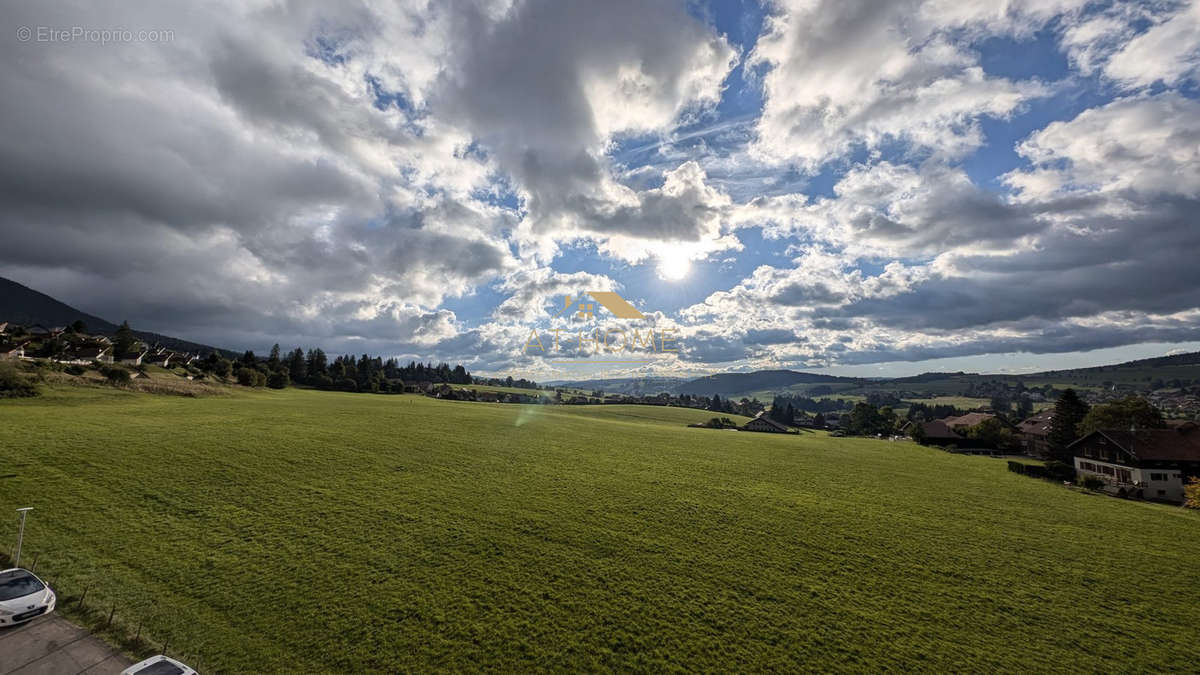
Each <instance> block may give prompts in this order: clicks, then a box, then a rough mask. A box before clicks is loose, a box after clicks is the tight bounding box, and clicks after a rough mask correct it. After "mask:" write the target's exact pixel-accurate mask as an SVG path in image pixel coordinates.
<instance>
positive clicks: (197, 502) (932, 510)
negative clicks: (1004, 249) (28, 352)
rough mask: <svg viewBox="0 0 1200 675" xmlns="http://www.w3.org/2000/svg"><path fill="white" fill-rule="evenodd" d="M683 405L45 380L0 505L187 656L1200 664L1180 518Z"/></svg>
mask: <svg viewBox="0 0 1200 675" xmlns="http://www.w3.org/2000/svg"><path fill="white" fill-rule="evenodd" d="M708 417H711V413H706V412H703V411H692V410H684V409H675V408H657V407H642V406H547V407H524V406H513V405H499V404H484V403H458V402H449V401H436V400H432V399H428V398H423V397H418V396H366V395H355V394H338V393H323V392H314V391H299V390H284V391H259V392H238V393H233V394H230V395H227V396H213V397H205V398H184V397H177V396H151V395H145V394H134V393H125V392H118V391H110V390H104V389H69V388H61V389H53V390H50V391H49V392H48V393H47V394H46V395H44V396H42V397H40V398H38V399H28V400H19V401H11V400H10V401H0V476H4V477H2V478H0V510H8V512H9V513H10V514H11V513H12V512H11V509H13V508H15V507H17V506H25V505H32V506H35V507H36V510H35V511H34V512H33V514H32V516H31V518H30V521H29V527H28V529H27V532H26V543H25V554H26V556H32V555H34V554H35V553H36V555H37V556H38V558H39V562H38V571H39V572H44V573H46V574H48V575H49V576H50V577H51V578H52V579H54V580H56V583H58V584H60V586H61V588H62V589H65V591H66V593H68V594H75V595H77V594H78V592H79V591H80V589H82V588H83V587H85V586H87V585H88V584H91V590H90V591H89V595H88V603H89V604H91V605H94V606H97V607H105V608H106V607H108V606H109V605H110V604H111V603H116V606H117V607H118V618H119V617H120V616H121V615H122V613H125V614H128V615H133V614H138V615H140V616H143V617H144V618H145V621H146V624H145V627H144V628H143V632H145V633H147V634H149V635H151V636H153V637H154V638H155V639H156V640H161V639H167V638H169V639H170V642H171V645H172V647H171V649H172V651H183V652H186V653H188V654H194V655H200V656H202V658H203V662H204V666H205V668H204V670H205V671H218V672H293V673H294V672H362V671H377V672H396V671H422V672H427V671H431V670H502V671H515V670H521V671H528V670H567V669H570V670H597V669H619V670H640V671H661V670H677V671H683V670H720V671H733V672H745V671H752V670H780V671H792V672H795V671H800V670H814V669H815V670H823V671H859V672H861V671H864V670H872V671H875V670H880V669H884V668H887V669H892V670H901V669H903V670H933V671H957V672H961V671H997V670H1000V671H1010V672H1012V671H1028V672H1056V671H1057V672H1067V671H1081V670H1082V671H1093V672H1094V671H1110V670H1121V671H1150V672H1162V671H1169V670H1192V669H1194V668H1195V665H1196V664H1197V663H1200V640H1197V637H1196V635H1197V633H1196V631H1197V626H1200V602H1197V592H1198V591H1200V564H1198V563H1200V517H1198V516H1197V514H1195V513H1190V512H1184V511H1183V510H1181V509H1177V508H1170V507H1165V506H1159V505H1151V504H1144V503H1134V502H1126V501H1120V500H1116V499H1111V498H1105V497H1098V496H1090V495H1086V494H1082V493H1078V492H1073V491H1070V490H1068V489H1065V488H1063V487H1061V486H1057V485H1053V484H1051V483H1048V482H1043V481H1038V480H1034V479H1030V478H1026V477H1023V476H1019V475H1016V474H1012V473H1009V472H1007V471H1006V468H1005V463H1004V462H1002V461H998V460H993V459H988V458H975V457H964V456H957V455H950V454H946V453H943V452H940V451H937V450H932V449H927V448H921V447H919V446H916V445H913V444H910V443H899V442H897V443H892V442H886V441H874V440H858V439H831V438H829V437H827V436H825V435H824V434H816V433H806V434H801V435H798V436H797V435H787V436H784V435H772V434H751V433H739V432H730V431H714V430H706V429H689V428H687V427H686V426H685V425H686V424H687V423H689V422H694V421H701V420H704V419H707V418H708ZM10 474H12V475H10ZM8 522H10V523H11V522H13V521H11V520H10V521H8ZM14 538H15V527H14V529H13V533H12V536H10V535H8V534H5V535H3V536H2V537H0V542H3V543H4V547H5V548H9V547H10V544H9V543H8V542H10V541H12V540H13V539H14Z"/></svg>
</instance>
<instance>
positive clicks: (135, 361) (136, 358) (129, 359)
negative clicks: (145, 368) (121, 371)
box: [120, 352, 148, 366]
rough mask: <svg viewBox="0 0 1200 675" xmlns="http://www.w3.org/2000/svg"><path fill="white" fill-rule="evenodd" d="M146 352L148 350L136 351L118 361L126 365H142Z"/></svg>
mask: <svg viewBox="0 0 1200 675" xmlns="http://www.w3.org/2000/svg"><path fill="white" fill-rule="evenodd" d="M147 353H148V352H138V353H137V354H134V355H126V356H125V358H123V359H121V360H120V363H121V364H122V365H126V366H140V365H142V360H143V359H145V358H146V354H147Z"/></svg>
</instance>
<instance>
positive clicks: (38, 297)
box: [0, 277, 236, 356]
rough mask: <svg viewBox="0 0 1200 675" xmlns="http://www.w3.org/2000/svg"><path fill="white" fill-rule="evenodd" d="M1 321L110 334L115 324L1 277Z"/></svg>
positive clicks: (164, 338) (190, 345) (154, 337)
mask: <svg viewBox="0 0 1200 675" xmlns="http://www.w3.org/2000/svg"><path fill="white" fill-rule="evenodd" d="M0 321H7V322H9V323H14V324H20V325H22V326H31V325H33V324H41V325H43V326H45V327H47V328H53V327H56V326H68V325H70V324H72V323H74V322H75V321H83V322H84V323H85V324H87V330H88V332H89V333H92V334H99V335H112V334H113V333H115V332H116V331H117V324H114V323H112V322H111V321H106V320H104V319H101V318H100V317H98V316H95V315H93V314H88V313H87V312H83V311H80V310H78V309H75V308H74V307H72V306H70V305H68V304H66V303H64V302H60V301H58V300H55V299H54V298H52V297H50V296H49V295H46V294H45V293H40V292H38V291H35V290H33V289H32V288H29V287H28V286H23V285H21V284H18V283H17V282H15V281H13V280H11V279H5V278H4V277H0ZM133 333H134V335H136V336H137V337H138V339H139V340H142V341H144V342H146V343H148V344H151V345H154V344H160V345H162V346H164V347H166V348H167V349H172V350H175V351H186V352H205V353H207V352H212V351H216V352H221V353H223V354H225V355H226V356H236V354H235V353H234V352H231V351H229V350H227V349H220V348H217V347H211V346H209V345H203V344H199V343H197V342H190V341H188V340H181V339H180V338H176V337H171V336H169V335H159V334H158V333H150V332H147V331H139V330H136V329H135V330H134V331H133Z"/></svg>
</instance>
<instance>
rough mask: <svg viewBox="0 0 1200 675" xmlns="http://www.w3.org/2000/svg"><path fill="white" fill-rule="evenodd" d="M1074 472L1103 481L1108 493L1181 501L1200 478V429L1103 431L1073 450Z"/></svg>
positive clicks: (1090, 435)
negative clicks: (1191, 480)
mask: <svg viewBox="0 0 1200 675" xmlns="http://www.w3.org/2000/svg"><path fill="white" fill-rule="evenodd" d="M1070 450H1071V453H1072V455H1073V457H1074V463H1075V472H1076V474H1078V475H1080V476H1087V475H1092V476H1099V477H1100V478H1101V479H1102V480H1104V481H1105V482H1106V483H1107V485H1108V487H1107V488H1106V491H1107V492H1110V493H1111V494H1115V495H1118V496H1122V497H1138V498H1145V499H1154V500H1159V501H1167V502H1182V501H1183V498H1184V493H1183V487H1184V485H1185V484H1186V482H1187V480H1188V478H1190V477H1191V476H1200V425H1196V424H1194V423H1193V424H1183V425H1178V426H1175V427H1171V428H1167V429H1131V430H1114V429H1104V430H1100V431H1093V432H1092V433H1090V434H1088V435H1086V436H1084V437H1083V438H1081V439H1079V440H1077V441H1075V442H1074V443H1072V444H1071V446H1070Z"/></svg>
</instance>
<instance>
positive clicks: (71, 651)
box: [0, 615, 130, 675]
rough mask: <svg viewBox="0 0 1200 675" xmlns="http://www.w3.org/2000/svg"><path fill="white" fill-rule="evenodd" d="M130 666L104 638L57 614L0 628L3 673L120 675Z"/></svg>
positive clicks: (1, 673) (25, 674)
mask: <svg viewBox="0 0 1200 675" xmlns="http://www.w3.org/2000/svg"><path fill="white" fill-rule="evenodd" d="M129 665H130V662H129V660H128V659H126V658H125V657H124V656H122V655H121V654H119V653H117V652H116V651H114V650H113V649H112V648H111V647H109V646H108V645H106V644H104V642H103V641H101V640H99V639H97V638H93V637H91V634H89V633H88V632H87V631H86V630H84V629H82V628H80V627H78V626H76V625H74V624H72V623H70V622H69V621H67V620H65V619H62V618H60V617H59V616H57V615H50V616H48V617H42V618H38V619H34V620H33V621H30V622H29V623H27V624H24V625H21V626H17V627H15V628H4V629H2V630H0V675H35V674H37V675H77V674H79V673H86V674H87V675H118V674H119V673H120V672H121V671H122V670H124V669H125V668H128V667H129Z"/></svg>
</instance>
